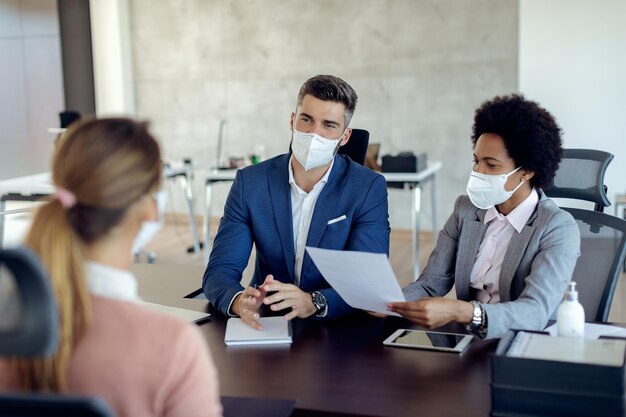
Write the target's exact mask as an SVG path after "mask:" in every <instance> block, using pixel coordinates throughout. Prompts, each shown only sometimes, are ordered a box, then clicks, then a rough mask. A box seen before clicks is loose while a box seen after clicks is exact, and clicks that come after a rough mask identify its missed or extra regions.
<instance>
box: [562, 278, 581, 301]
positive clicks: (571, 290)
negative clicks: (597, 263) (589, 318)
mask: <svg viewBox="0 0 626 417" xmlns="http://www.w3.org/2000/svg"><path fill="white" fill-rule="evenodd" d="M564 298H565V300H566V301H578V291H576V282H575V281H570V282H568V283H567V290H566V291H565V297H564Z"/></svg>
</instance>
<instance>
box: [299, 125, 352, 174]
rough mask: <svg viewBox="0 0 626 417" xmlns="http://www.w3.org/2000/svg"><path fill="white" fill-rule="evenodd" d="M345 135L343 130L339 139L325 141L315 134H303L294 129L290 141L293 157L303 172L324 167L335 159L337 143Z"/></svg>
mask: <svg viewBox="0 0 626 417" xmlns="http://www.w3.org/2000/svg"><path fill="white" fill-rule="evenodd" d="M345 133H346V131H345V130H344V132H343V133H342V134H341V136H340V137H339V139H326V138H324V137H322V136H320V135H318V134H316V133H304V132H300V131H298V130H296V129H294V130H293V135H292V139H291V150H292V151H293V156H295V157H296V159H297V160H298V162H300V164H301V165H302V166H303V167H304V170H305V171H309V170H311V169H314V168H318V167H321V166H324V165H326V164H327V163H329V162H330V161H331V160H332V159H333V158H334V157H335V153H336V152H337V149H338V148H339V146H338V144H339V141H340V140H341V138H343V135H344V134H345Z"/></svg>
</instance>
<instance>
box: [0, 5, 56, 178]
mask: <svg viewBox="0 0 626 417" xmlns="http://www.w3.org/2000/svg"><path fill="white" fill-rule="evenodd" d="M64 107H65V105H64V99H63V77H62V75H61V50H60V41H59V24H58V15H57V9H56V1H55V0H0V179H5V178H10V177H15V176H19V175H27V174H32V173H35V172H42V171H45V170H47V169H49V163H50V155H51V151H52V146H53V141H54V137H55V135H52V134H49V133H48V128H49V127H58V126H59V117H58V112H60V111H62V110H63V109H64Z"/></svg>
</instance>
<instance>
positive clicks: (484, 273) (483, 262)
mask: <svg viewBox="0 0 626 417" xmlns="http://www.w3.org/2000/svg"><path fill="white" fill-rule="evenodd" d="M538 202H539V194H537V191H536V190H535V189H534V188H533V190H532V191H531V193H530V195H529V196H528V197H526V199H525V200H524V201H522V203H521V204H520V205H519V206H517V207H515V208H514V209H513V211H511V212H510V213H509V214H507V215H506V216H503V215H502V214H500V213H499V212H498V210H496V208H495V207H491V208H489V209H487V212H486V213H485V219H484V224H487V223H489V222H491V224H490V225H489V226H488V228H487V232H486V233H485V237H483V241H482V242H481V244H480V248H479V250H478V254H477V255H476V260H475V262H474V267H473V268H472V273H471V275H470V286H471V287H472V288H476V289H477V290H478V291H477V294H476V300H477V301H480V302H481V303H489V304H495V303H497V302H499V301H500V294H499V293H498V288H499V278H500V270H501V269H502V262H503V261H504V255H505V253H506V250H507V248H508V247H509V242H510V241H511V237H513V233H521V232H522V230H523V229H524V226H525V225H526V222H528V219H529V218H530V216H531V215H532V214H533V211H535V207H537V203H538Z"/></svg>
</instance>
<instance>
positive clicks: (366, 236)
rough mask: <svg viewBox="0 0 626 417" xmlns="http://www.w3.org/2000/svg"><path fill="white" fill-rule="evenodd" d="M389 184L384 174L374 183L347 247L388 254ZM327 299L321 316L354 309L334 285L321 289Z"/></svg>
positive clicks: (360, 210) (327, 317)
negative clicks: (325, 309)
mask: <svg viewBox="0 0 626 417" xmlns="http://www.w3.org/2000/svg"><path fill="white" fill-rule="evenodd" d="M388 204H389V203H388V199H387V183H386V182H385V179H384V178H383V177H382V176H380V175H379V176H377V177H376V179H375V180H374V181H373V182H372V184H371V186H370V188H369V190H368V191H367V194H366V197H365V199H364V200H363V204H362V205H361V208H360V209H359V211H358V214H357V216H356V217H355V220H354V223H353V225H352V228H351V231H350V237H349V239H348V243H347V245H346V247H345V250H351V251H360V252H373V253H384V254H386V255H387V256H389V232H390V228H389V208H388ZM320 292H321V293H322V294H324V296H325V297H326V301H327V302H328V312H327V314H326V317H323V318H322V319H332V318H335V317H339V316H342V315H344V314H347V313H350V312H352V311H354V309H353V308H352V307H350V306H349V305H348V304H347V303H346V302H345V301H344V300H343V298H341V296H340V295H339V294H338V293H337V291H335V290H334V289H333V288H325V289H323V290H321V291H320Z"/></svg>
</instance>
